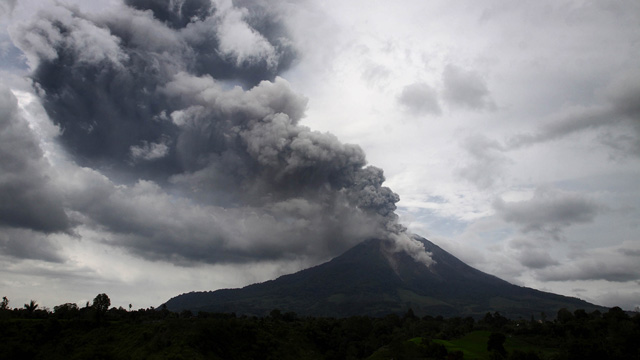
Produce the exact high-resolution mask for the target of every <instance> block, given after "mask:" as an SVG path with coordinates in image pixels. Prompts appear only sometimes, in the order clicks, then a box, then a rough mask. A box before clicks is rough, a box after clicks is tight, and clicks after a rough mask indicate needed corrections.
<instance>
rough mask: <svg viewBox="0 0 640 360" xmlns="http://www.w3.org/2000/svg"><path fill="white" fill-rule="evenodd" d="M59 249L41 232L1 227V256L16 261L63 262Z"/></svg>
mask: <svg viewBox="0 0 640 360" xmlns="http://www.w3.org/2000/svg"><path fill="white" fill-rule="evenodd" d="M59 250H60V249H59V248H58V246H56V245H55V243H54V242H52V241H51V240H50V239H49V238H48V236H47V235H44V234H42V233H40V232H36V231H31V230H26V229H16V228H9V227H2V226H0V255H2V256H8V257H9V258H14V260H15V259H33V260H44V261H48V262H62V261H63V260H64V259H63V257H62V256H61V255H60V254H59Z"/></svg>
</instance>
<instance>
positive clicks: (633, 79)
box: [506, 71, 640, 156]
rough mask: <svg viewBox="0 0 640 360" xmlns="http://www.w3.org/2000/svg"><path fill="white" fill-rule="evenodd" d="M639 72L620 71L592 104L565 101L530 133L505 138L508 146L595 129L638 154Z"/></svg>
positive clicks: (616, 145) (612, 143)
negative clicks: (558, 109)
mask: <svg viewBox="0 0 640 360" xmlns="http://www.w3.org/2000/svg"><path fill="white" fill-rule="evenodd" d="M638 84H640V73H638V72H637V71H631V72H624V73H621V74H619V75H618V76H617V77H616V78H614V79H613V80H611V82H610V83H609V84H608V85H607V86H606V87H604V88H603V89H600V91H599V92H598V93H597V101H596V102H595V104H589V105H583V104H573V105H566V106H564V107H563V108H562V109H561V110H560V111H558V112H556V113H554V114H552V115H551V116H550V117H549V118H548V120H547V121H546V123H544V124H543V125H542V126H540V127H539V128H538V129H537V131H535V132H533V133H521V134H517V135H514V136H512V137H511V138H509V139H508V140H507V143H506V148H507V149H510V150H511V149H518V148H521V147H526V146H532V145H534V144H539V143H544V142H547V141H554V140H558V139H562V138H564V137H567V136H570V135H572V134H575V133H578V132H582V131H586V130H594V129H598V130H599V131H600V133H599V135H598V140H600V142H601V143H603V144H605V145H607V146H609V147H610V148H612V149H614V150H616V151H618V152H620V153H622V154H625V155H634V156H638V155H640V107H638V105H637V104H638V103H640V85H638Z"/></svg>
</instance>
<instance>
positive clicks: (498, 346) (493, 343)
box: [487, 332, 507, 357]
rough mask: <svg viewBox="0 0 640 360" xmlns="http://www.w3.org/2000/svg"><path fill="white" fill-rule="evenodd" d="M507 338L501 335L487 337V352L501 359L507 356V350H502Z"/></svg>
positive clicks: (492, 334) (495, 334)
mask: <svg viewBox="0 0 640 360" xmlns="http://www.w3.org/2000/svg"><path fill="white" fill-rule="evenodd" d="M506 340H507V337H506V336H505V335H504V334H502V333H495V332H494V333H491V335H489V341H488V342H487V351H489V352H495V353H497V354H500V355H501V356H502V357H504V356H506V355H507V350H505V348H504V342H505V341H506Z"/></svg>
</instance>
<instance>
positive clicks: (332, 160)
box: [13, 0, 431, 265]
mask: <svg viewBox="0 0 640 360" xmlns="http://www.w3.org/2000/svg"><path fill="white" fill-rule="evenodd" d="M268 5H270V6H267V4H262V3H261V2H235V3H231V2H230V1H206V0H183V1H159V0H126V1H125V4H123V5H122V6H121V8H120V9H118V10H117V11H114V12H111V13H105V14H85V13H82V12H81V11H79V10H78V9H75V8H71V7H65V6H58V7H57V8H56V9H54V10H51V11H48V12H41V13H39V14H38V16H37V19H36V20H34V21H33V22H31V23H29V24H26V25H22V26H21V27H20V28H18V29H16V30H15V31H14V32H13V37H14V38H15V40H16V43H18V44H19V46H20V47H21V49H22V50H23V51H24V52H25V54H27V57H28V59H29V63H30V66H31V67H32V69H33V73H32V79H33V81H34V84H35V85H36V88H37V89H38V92H39V94H40V96H41V99H42V103H43V106H44V107H45V109H46V111H47V113H48V115H49V116H50V118H51V119H52V120H53V122H54V123H55V124H56V125H57V126H59V128H60V135H59V141H60V143H61V144H62V145H63V146H64V149H65V150H66V151H67V153H68V155H69V156H70V158H71V159H73V161H74V162H75V163H76V164H78V166H75V167H73V166H72V167H71V168H70V170H69V171H70V173H72V174H73V176H74V177H75V182H74V185H65V186H67V188H66V189H65V191H64V193H65V194H67V195H66V196H67V199H66V201H65V203H66V204H68V205H67V206H68V207H69V208H68V209H67V210H68V213H72V214H82V216H79V217H78V216H77V217H78V218H81V219H82V220H78V219H75V221H76V222H78V221H81V222H83V224H84V226H88V227H93V228H99V229H102V230H105V231H107V232H108V233H109V236H105V240H104V241H105V242H108V243H111V244H114V245H117V246H121V247H124V248H127V249H129V250H130V251H131V252H133V253H135V254H137V255H139V256H142V257H145V258H148V259H154V260H156V259H157V260H165V261H172V262H175V263H180V264H189V263H192V262H208V263H216V262H246V261H259V260H265V259H266V260H268V259H282V258H294V257H300V256H303V257H308V258H310V259H314V260H317V259H324V258H326V257H328V256H332V255H335V254H337V253H338V252H341V251H343V250H345V249H347V248H348V247H350V246H352V245H354V244H355V243H358V242H360V241H362V240H365V239H366V238H370V237H378V238H384V239H388V240H389V242H390V248H392V249H394V251H406V252H408V253H410V254H411V255H412V256H413V257H414V258H415V259H416V260H418V261H422V262H424V263H425V264H427V265H428V264H430V262H431V259H430V257H429V254H428V253H426V252H425V251H424V247H423V246H422V245H421V244H420V243H419V242H417V241H415V240H413V239H412V238H411V236H409V235H408V234H407V233H406V229H405V228H404V227H403V226H402V225H400V224H399V222H398V217H397V215H396V214H395V210H396V206H395V203H396V202H397V201H398V200H399V197H398V195H397V194H395V193H393V192H392V191H391V190H390V189H389V188H388V187H385V186H383V185H382V184H383V182H384V180H385V179H384V175H383V172H382V170H380V169H378V168H375V167H373V166H367V161H366V158H365V154H364V152H363V151H362V149H361V148H360V147H359V146H357V145H351V144H343V143H341V142H340V141H339V140H338V139H337V138H336V137H335V136H333V135H331V134H328V133H320V132H317V131H312V130H311V129H309V128H308V127H306V126H303V125H301V124H300V120H301V119H302V118H303V116H304V113H305V110H306V106H307V100H306V98H305V97H304V96H302V95H300V94H298V93H296V92H295V91H294V90H292V89H291V87H290V85H289V83H288V82H287V81H286V80H284V79H283V78H281V77H279V76H278V75H279V74H281V73H282V71H284V70H286V69H287V68H289V67H290V66H291V65H292V64H293V63H294V61H295V56H296V52H295V49H294V48H293V46H292V45H291V44H292V42H291V41H290V40H289V39H288V38H287V32H286V26H285V25H284V24H283V23H282V21H281V19H282V17H281V15H279V14H278V11H279V9H280V8H281V6H280V4H278V3H273V4H271V3H270V4H268Z"/></svg>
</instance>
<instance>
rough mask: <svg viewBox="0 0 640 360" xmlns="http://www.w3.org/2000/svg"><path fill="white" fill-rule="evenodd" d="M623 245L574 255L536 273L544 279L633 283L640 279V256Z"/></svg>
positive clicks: (635, 246) (634, 245)
mask: <svg viewBox="0 0 640 360" xmlns="http://www.w3.org/2000/svg"><path fill="white" fill-rule="evenodd" d="M624 246H627V247H629V246H632V247H633V248H634V249H635V251H637V250H638V249H637V245H636V244H628V243H627V244H626V245H623V247H617V246H616V247H610V248H599V249H590V250H585V251H581V252H579V253H577V254H574V255H573V256H572V258H571V261H567V262H563V263H562V264H558V265H555V266H551V267H548V268H545V269H542V270H539V271H537V272H536V277H537V278H538V279H540V280H543V281H576V280H606V281H611V282H630V281H638V280H640V269H638V260H639V259H638V256H637V254H634V253H629V252H628V250H625V249H624Z"/></svg>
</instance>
